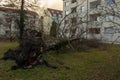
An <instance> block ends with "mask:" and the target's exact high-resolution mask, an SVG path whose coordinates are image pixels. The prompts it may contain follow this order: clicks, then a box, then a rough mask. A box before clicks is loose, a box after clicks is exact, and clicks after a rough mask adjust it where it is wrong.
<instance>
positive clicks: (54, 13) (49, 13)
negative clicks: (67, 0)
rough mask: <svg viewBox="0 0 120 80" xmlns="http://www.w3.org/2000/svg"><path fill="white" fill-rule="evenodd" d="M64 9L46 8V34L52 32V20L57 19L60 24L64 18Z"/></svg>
mask: <svg viewBox="0 0 120 80" xmlns="http://www.w3.org/2000/svg"><path fill="white" fill-rule="evenodd" d="M62 16H63V15H62V11H61V10H56V9H51V8H47V9H46V10H45V16H44V24H43V25H44V32H45V34H48V35H49V34H50V29H51V26H52V22H53V21H55V22H56V23H57V24H58V25H59V24H60V22H61V20H62Z"/></svg>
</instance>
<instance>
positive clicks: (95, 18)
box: [90, 14, 100, 21]
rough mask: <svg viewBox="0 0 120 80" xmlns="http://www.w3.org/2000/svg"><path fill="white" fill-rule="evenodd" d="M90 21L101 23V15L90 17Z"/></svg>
mask: <svg viewBox="0 0 120 80" xmlns="http://www.w3.org/2000/svg"><path fill="white" fill-rule="evenodd" d="M90 21H100V14H92V15H90Z"/></svg>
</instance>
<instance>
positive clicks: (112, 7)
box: [63, 0, 120, 43]
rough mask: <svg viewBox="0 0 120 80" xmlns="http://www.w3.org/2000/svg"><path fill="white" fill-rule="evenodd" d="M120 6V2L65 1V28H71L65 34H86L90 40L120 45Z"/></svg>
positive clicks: (113, 0)
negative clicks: (95, 39) (94, 39)
mask: <svg viewBox="0 0 120 80" xmlns="http://www.w3.org/2000/svg"><path fill="white" fill-rule="evenodd" d="M119 5H120V1H119V0H63V18H65V20H64V26H63V28H64V29H65V28H68V27H67V26H69V27H70V26H71V27H70V29H71V31H70V29H69V28H68V30H65V31H67V32H64V33H66V34H67V36H69V35H70V33H71V32H73V33H76V34H77V33H78V34H77V35H79V34H80V33H82V32H84V34H83V35H84V36H86V37H88V38H93V37H95V38H97V39H101V40H102V41H104V42H114V41H115V42H116V43H120V39H119V36H120V25H119V24H120V23H119V22H120V16H119V15H120V6H119ZM71 34H72V33H71ZM76 34H75V35H74V36H76ZM71 36H72V35H71Z"/></svg>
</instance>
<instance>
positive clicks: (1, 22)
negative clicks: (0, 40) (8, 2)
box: [0, 7, 40, 37]
mask: <svg viewBox="0 0 120 80" xmlns="http://www.w3.org/2000/svg"><path fill="white" fill-rule="evenodd" d="M19 13H20V10H18V9H11V8H5V7H0V37H7V36H8V37H9V36H11V35H16V34H17V33H18V31H19V27H18V21H19V18H20V16H19ZM39 21H40V20H39V17H38V14H37V13H35V12H33V11H25V28H30V29H35V30H39V29H40V22H39Z"/></svg>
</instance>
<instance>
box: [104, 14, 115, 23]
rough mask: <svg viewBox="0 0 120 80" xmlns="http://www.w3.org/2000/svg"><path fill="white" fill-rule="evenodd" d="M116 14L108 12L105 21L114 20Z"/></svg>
mask: <svg viewBox="0 0 120 80" xmlns="http://www.w3.org/2000/svg"><path fill="white" fill-rule="evenodd" d="M113 19H114V16H112V15H109V14H107V15H106V17H105V21H113Z"/></svg>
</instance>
